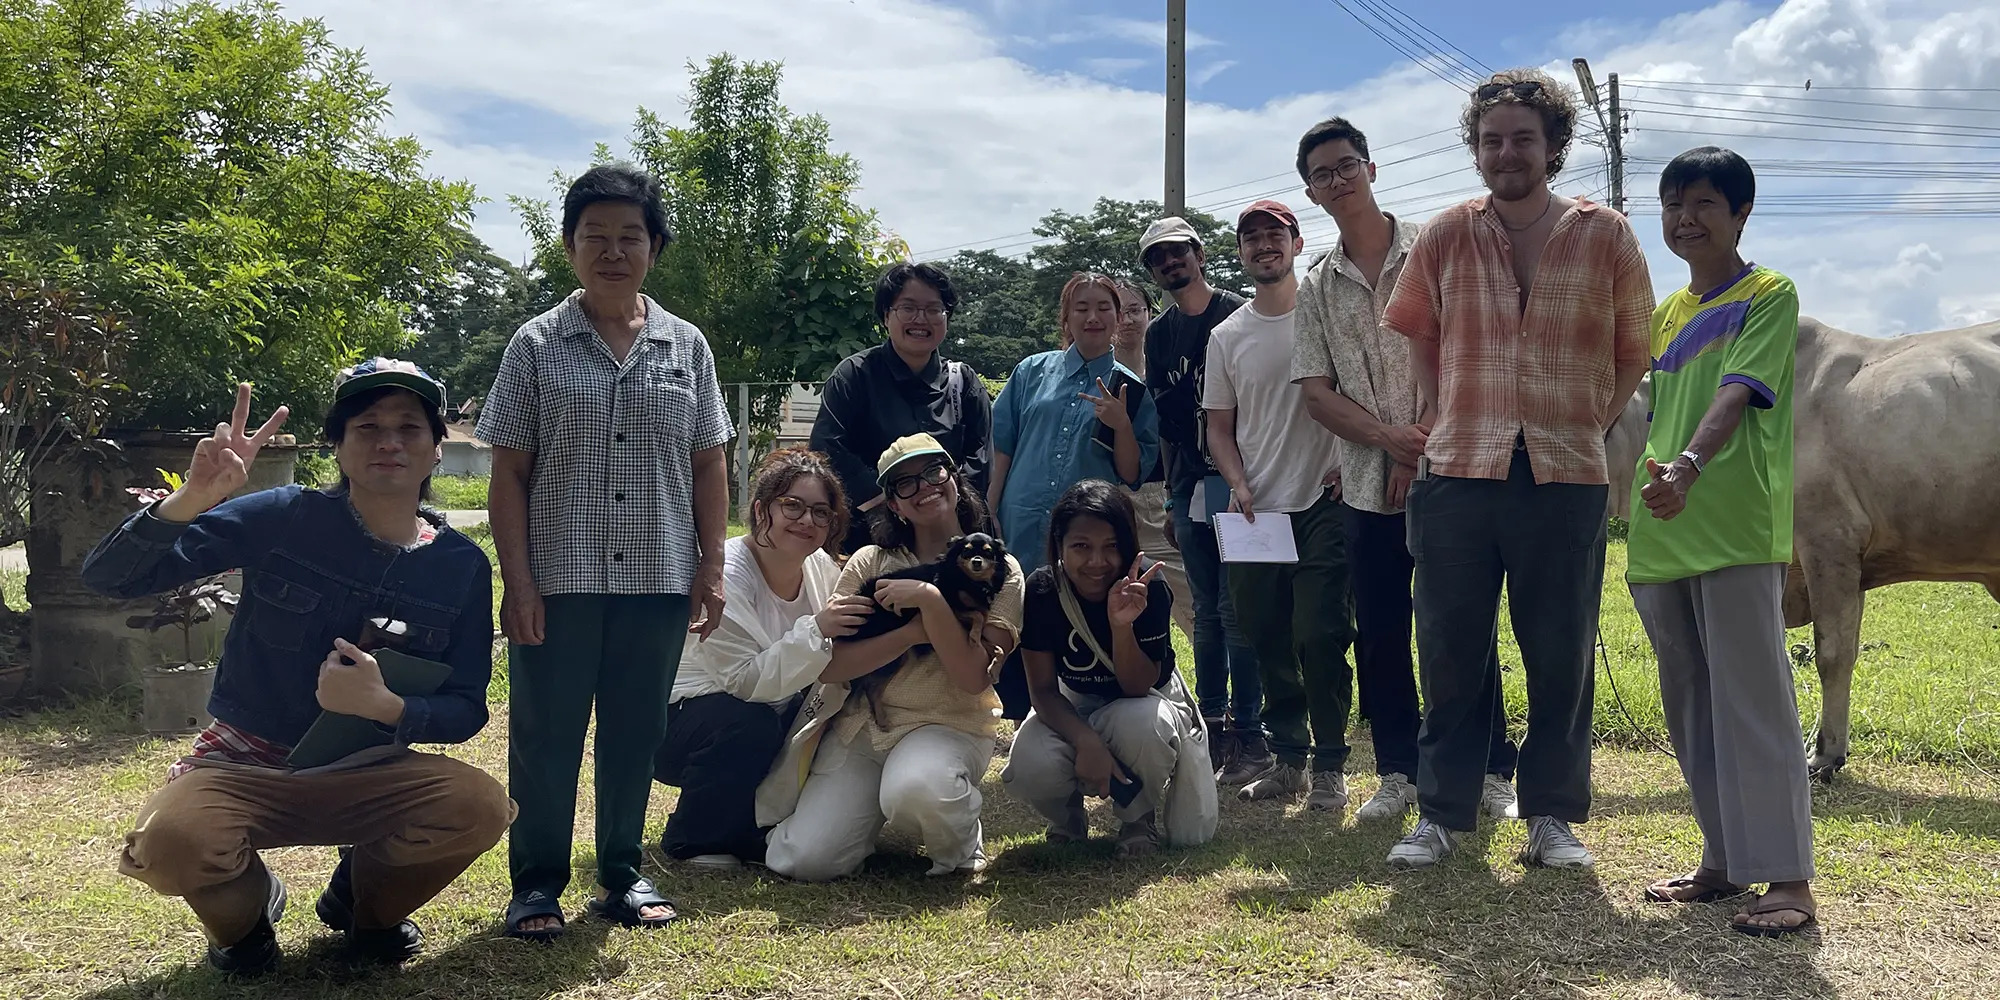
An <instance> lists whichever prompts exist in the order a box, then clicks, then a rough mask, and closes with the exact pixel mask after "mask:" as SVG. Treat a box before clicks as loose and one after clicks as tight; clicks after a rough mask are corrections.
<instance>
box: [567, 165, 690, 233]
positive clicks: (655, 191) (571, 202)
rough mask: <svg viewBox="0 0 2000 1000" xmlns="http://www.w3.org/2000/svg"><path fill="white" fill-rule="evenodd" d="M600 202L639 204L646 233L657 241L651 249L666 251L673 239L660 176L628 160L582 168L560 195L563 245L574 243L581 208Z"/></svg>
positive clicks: (581, 214) (581, 211)
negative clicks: (574, 181)
mask: <svg viewBox="0 0 2000 1000" xmlns="http://www.w3.org/2000/svg"><path fill="white" fill-rule="evenodd" d="M600 201H623V202H629V203H631V204H634V205H637V206H639V212H640V214H642V215H644V216H645V219H646V235H647V237H649V238H651V239H652V240H655V241H656V244H655V246H654V247H653V250H654V252H656V253H657V252H659V251H661V250H665V249H666V248H667V244H669V243H672V242H673V241H674V230H673V227H672V226H669V225H668V224H667V203H666V198H665V196H664V195H663V194H662V191H661V188H660V179H659V178H658V177H654V176H653V175H652V174H651V173H650V172H648V171H646V170H644V169H642V168H640V167H637V166H634V165H633V164H630V163H601V164H598V165H597V166H594V167H591V168H590V169H589V170H586V171H584V172H583V176H582V177H579V178H577V179H576V183H574V184H571V185H570V186H569V193H567V194H565V195H563V220H562V238H563V246H566V247H567V246H571V245H572V244H574V243H575V242H576V225H577V221H578V220H579V219H580V218H582V216H583V210H584V209H586V208H589V207H590V206H592V205H595V204H597V203H598V202H600Z"/></svg>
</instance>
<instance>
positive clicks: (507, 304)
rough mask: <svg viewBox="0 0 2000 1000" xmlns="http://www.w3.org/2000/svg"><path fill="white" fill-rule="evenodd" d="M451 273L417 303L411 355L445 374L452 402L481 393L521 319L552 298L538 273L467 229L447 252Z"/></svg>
mask: <svg viewBox="0 0 2000 1000" xmlns="http://www.w3.org/2000/svg"><path fill="white" fill-rule="evenodd" d="M452 269H453V275H452V278H451V279H450V280H449V281H446V282H443V283H440V284H439V285H438V286H437V287H435V288H433V289H432V290H431V291H430V293H429V294H427V295H425V296H424V297H423V299H422V300H420V301H419V302H418V303H417V306H416V308H415V309H414V310H413V314H412V317H411V318H412V323H413V325H414V326H415V327H416V330H417V340H416V343H414V344H413V345H411V346H410V348H409V351H408V354H409V357H410V360H412V361H415V362H416V363H417V364H420V365H422V366H423V367H424V370H426V371H428V372H430V373H431V374H433V375H436V376H437V377H439V378H441V379H443V380H444V384H445V386H446V387H447V389H448V390H449V392H450V394H451V399H452V401H453V404H454V405H456V404H457V403H459V402H462V401H464V400H466V399H470V398H473V397H483V396H485V395H486V390H487V389H488V388H490V387H491V386H492V385H493V376H494V373H496V372H498V371H499V370H500V355H501V354H502V352H504V351H505V350H506V349H507V341H508V340H510V339H512V338H513V336H514V331H516V330H518V329H520V328H521V324H523V323H526V322H527V321H528V320H531V319H533V318H535V317H536V316H537V315H539V314H541V313H542V312H544V311H546V310H547V309H548V308H549V306H551V305H553V304H554V302H553V300H552V297H551V296H550V295H549V293H548V290H547V289H548V283H547V282H546V281H544V280H543V279H542V278H541V276H540V274H539V273H531V272H529V271H526V270H523V269H521V268H518V267H515V266H514V265H512V264H509V263H508V262H507V261H505V260H503V259H501V258H500V257H499V256H498V255H497V254H495V253H493V251H492V250H491V249H489V248H488V247H487V246H486V244H484V243H482V242H480V241H479V239H478V238H477V237H474V236H473V235H472V234H471V233H466V234H464V236H463V242H461V244H460V246H459V249H458V252H457V253H456V254H454V255H453V258H452Z"/></svg>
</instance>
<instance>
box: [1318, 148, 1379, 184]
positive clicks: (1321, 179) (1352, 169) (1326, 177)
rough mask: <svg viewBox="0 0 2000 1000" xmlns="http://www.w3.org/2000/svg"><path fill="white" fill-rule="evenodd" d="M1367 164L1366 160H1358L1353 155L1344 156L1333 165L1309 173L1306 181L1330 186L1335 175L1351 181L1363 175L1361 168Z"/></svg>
mask: <svg viewBox="0 0 2000 1000" xmlns="http://www.w3.org/2000/svg"><path fill="white" fill-rule="evenodd" d="M1367 165H1368V161H1366V160H1357V159H1355V158H1354V157H1352V156H1347V157H1342V158H1341V161H1340V162H1339V163H1336V164H1334V165H1333V166H1331V167H1321V168H1319V169H1318V170H1315V171H1313V172H1312V173H1311V174H1309V175H1307V177H1306V183H1307V184H1310V185H1312V186H1313V187H1316V188H1330V187H1332V186H1333V179H1334V178H1335V177H1338V178H1340V179H1341V180H1344V181H1351V180H1353V179H1355V178H1356V177H1359V176H1361V168H1362V167H1365V166H1367Z"/></svg>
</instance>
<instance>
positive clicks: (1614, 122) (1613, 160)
mask: <svg viewBox="0 0 2000 1000" xmlns="http://www.w3.org/2000/svg"><path fill="white" fill-rule="evenodd" d="M1570 65H1571V66H1573V67H1575V68H1576V83H1577V86H1579V87H1581V88H1583V99H1584V100H1585V101H1588V102H1589V103H1590V110H1592V111H1595V112H1596V113H1597V123H1598V124H1599V125H1602V126H1603V127H1604V142H1605V147H1606V152H1607V153H1608V157H1607V158H1608V160H1609V163H1608V164H1607V165H1608V166H1609V168H1610V173H1611V184H1610V190H1611V210H1612V211H1614V212H1617V213H1618V214H1619V215H1624V214H1625V119H1624V117H1623V116H1622V115H1621V114H1620V113H1619V111H1618V74H1616V73H1613V74H1611V77H1610V84H1611V88H1610V90H1611V100H1610V104H1611V111H1610V117H1609V119H1607V118H1606V117H1605V108H1604V105H1603V104H1600V103H1599V102H1598V99H1597V80H1596V78H1595V77H1593V76H1592V75H1591V73H1590V61H1589V60H1587V59H1583V58H1580V57H1579V58H1576V59H1572V60H1570Z"/></svg>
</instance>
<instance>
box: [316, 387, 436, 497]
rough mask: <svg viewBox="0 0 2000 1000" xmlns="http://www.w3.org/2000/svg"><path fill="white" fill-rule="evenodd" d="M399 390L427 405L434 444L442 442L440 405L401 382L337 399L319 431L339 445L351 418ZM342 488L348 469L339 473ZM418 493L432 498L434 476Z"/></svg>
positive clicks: (345, 481)
mask: <svg viewBox="0 0 2000 1000" xmlns="http://www.w3.org/2000/svg"><path fill="white" fill-rule="evenodd" d="M399 392H401V393H408V395H409V397H410V398H411V399H414V400H416V401H417V404H418V405H419V406H422V407H423V408H424V416H426V417H429V418H430V424H431V443H432V446H433V447H435V446H437V445H441V444H443V443H444V436H445V430H444V414H442V413H439V412H438V408H437V407H435V406H432V405H431V403H430V400H427V399H425V398H424V397H422V396H419V395H417V394H416V393H414V392H410V390H408V389H405V388H403V387H402V386H400V385H378V386H376V387H375V388H373V389H368V390H364V391H362V392H357V393H355V394H354V395H352V396H349V397H347V398H346V399H342V400H336V401H335V402H334V404H333V406H331V407H329V408H328V409H327V411H326V421H325V422H324V423H323V424H321V425H320V433H321V434H322V435H324V436H325V437H326V439H327V441H329V442H331V443H332V444H333V446H334V447H335V448H339V447H340V442H342V441H345V440H346V439H347V422H348V421H350V420H353V419H354V418H355V417H358V416H360V415H361V414H363V413H366V412H368V408H369V407H371V406H374V405H375V404H376V403H379V402H381V401H382V400H384V399H386V398H388V397H389V396H391V395H394V394H396V393H399ZM340 488H341V489H346V488H347V473H345V472H343V473H341V474H340ZM417 496H418V498H419V499H422V500H429V499H430V498H431V477H429V476H425V477H424V485H423V489H422V490H421V491H420V492H419V493H418V494H417Z"/></svg>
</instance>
